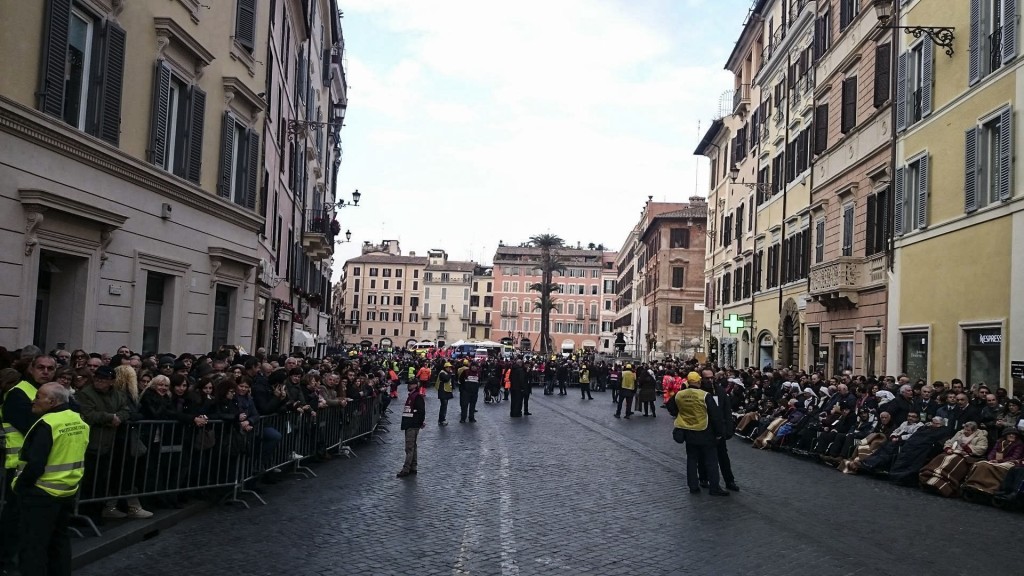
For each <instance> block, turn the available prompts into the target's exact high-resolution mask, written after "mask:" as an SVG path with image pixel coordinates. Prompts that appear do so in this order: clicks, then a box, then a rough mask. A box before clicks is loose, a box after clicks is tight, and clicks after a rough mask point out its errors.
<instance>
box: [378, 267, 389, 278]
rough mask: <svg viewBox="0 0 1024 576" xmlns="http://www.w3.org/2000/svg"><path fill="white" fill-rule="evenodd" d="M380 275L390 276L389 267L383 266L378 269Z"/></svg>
mask: <svg viewBox="0 0 1024 576" xmlns="http://www.w3.org/2000/svg"><path fill="white" fill-rule="evenodd" d="M380 275H381V276H383V277H385V278H391V268H383V269H381V271H380Z"/></svg>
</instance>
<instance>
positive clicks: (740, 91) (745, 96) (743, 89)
mask: <svg viewBox="0 0 1024 576" xmlns="http://www.w3.org/2000/svg"><path fill="white" fill-rule="evenodd" d="M749 104H750V84H740V86H739V87H738V88H736V90H735V91H734V92H733V94H732V110H733V114H738V113H739V112H740V107H741V106H746V105H749Z"/></svg>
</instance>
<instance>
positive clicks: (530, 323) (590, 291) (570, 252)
mask: <svg viewBox="0 0 1024 576" xmlns="http://www.w3.org/2000/svg"><path fill="white" fill-rule="evenodd" d="M555 253H556V254H557V255H558V258H559V259H560V261H561V263H562V264H563V265H564V266H565V270H564V271H563V272H561V273H557V272H556V273H555V276H554V278H553V282H554V283H556V284H558V286H559V293H558V294H557V295H555V296H554V304H555V309H554V310H552V311H551V316H550V318H551V327H550V328H551V341H552V343H553V346H554V350H555V351H561V352H573V351H577V350H597V347H598V338H599V337H600V328H601V326H600V315H599V312H598V311H599V310H600V307H601V306H602V301H603V296H602V293H601V288H602V282H601V278H602V270H603V268H604V263H603V262H604V252H603V251H601V250H597V249H588V248H571V247H564V248H559V249H557V250H555ZM540 256H541V252H540V249H539V248H533V247H531V246H527V245H525V244H524V245H522V246H505V245H499V246H498V249H497V251H496V252H495V254H494V268H493V269H492V270H493V277H494V311H493V313H492V314H491V336H492V339H506V340H505V341H506V342H508V341H511V342H512V343H514V344H518V346H517V347H521V346H522V344H523V342H524V340H528V341H529V342H530V344H531V346H532V348H531V349H533V350H538V349H539V344H540V330H541V326H540V310H537V309H536V308H535V303H536V302H537V301H538V300H539V299H540V293H539V292H535V291H532V290H530V286H531V285H533V284H536V283H539V282H540V281H541V275H540V269H539V268H537V265H538V262H539V261H540ZM499 341H500V340H499Z"/></svg>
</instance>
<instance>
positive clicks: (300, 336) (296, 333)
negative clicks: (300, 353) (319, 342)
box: [292, 328, 316, 348]
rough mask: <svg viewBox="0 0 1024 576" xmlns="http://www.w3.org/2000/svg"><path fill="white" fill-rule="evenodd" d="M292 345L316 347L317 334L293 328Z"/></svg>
mask: <svg viewBox="0 0 1024 576" xmlns="http://www.w3.org/2000/svg"><path fill="white" fill-rule="evenodd" d="M292 347H299V348H315V347H316V336H313V335H312V334H310V333H309V332H306V331H305V330H302V329H300V328H294V329H292Z"/></svg>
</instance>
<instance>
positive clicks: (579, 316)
mask: <svg viewBox="0 0 1024 576" xmlns="http://www.w3.org/2000/svg"><path fill="white" fill-rule="evenodd" d="M576 319H577V320H583V312H577V313H576Z"/></svg>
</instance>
